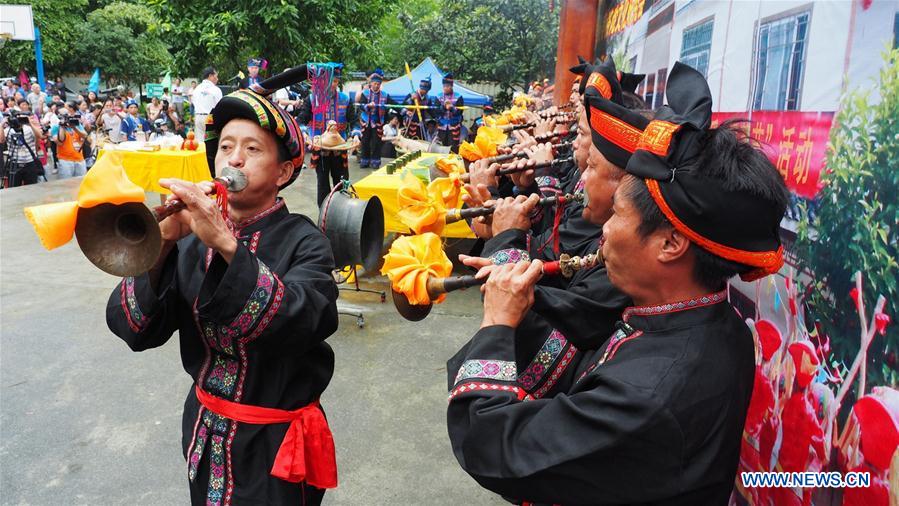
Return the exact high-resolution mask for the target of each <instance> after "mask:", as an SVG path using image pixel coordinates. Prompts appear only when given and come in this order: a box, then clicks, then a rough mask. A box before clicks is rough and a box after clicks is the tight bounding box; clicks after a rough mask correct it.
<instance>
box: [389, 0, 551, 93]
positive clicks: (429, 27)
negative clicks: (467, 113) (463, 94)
mask: <svg viewBox="0 0 899 506" xmlns="http://www.w3.org/2000/svg"><path fill="white" fill-rule="evenodd" d="M550 6H551V0H459V1H444V2H442V3H440V4H439V9H438V10H437V11H436V12H432V14H430V15H428V16H426V17H424V18H423V19H410V20H409V21H408V23H407V30H406V38H405V40H404V44H403V51H402V54H403V55H404V56H405V57H406V58H408V59H409V60H410V61H415V62H418V61H420V60H421V59H423V58H424V57H426V56H431V57H432V58H434V60H435V61H436V62H437V64H438V65H440V66H441V67H442V68H443V69H444V70H452V71H453V72H454V74H455V75H456V76H457V78H459V79H464V80H473V81H492V82H496V83H499V85H500V86H501V87H503V88H504V89H507V90H508V89H511V88H513V87H517V88H519V89H522V88H524V87H525V86H526V84H527V83H528V82H529V81H531V80H534V79H536V78H539V77H544V76H549V75H551V74H552V73H553V70H554V65H555V57H556V45H557V43H558V36H559V10H560V9H556V10H555V11H551V10H550Z"/></svg>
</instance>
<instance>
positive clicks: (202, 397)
mask: <svg viewBox="0 0 899 506" xmlns="http://www.w3.org/2000/svg"><path fill="white" fill-rule="evenodd" d="M195 390H196V393H197V399H198V400H199V401H200V404H202V405H203V406H204V407H206V409H208V410H210V411H212V412H213V413H216V414H218V415H221V416H224V417H225V418H230V419H231V420H235V421H238V422H242V423H252V424H257V425H261V424H270V423H290V427H288V428H287V434H285V435H284V440H283V441H281V447H280V448H278V454H277V455H276V456H275V463H274V465H272V471H271V475H272V476H274V477H276V478H280V479H282V480H285V481H289V482H293V483H300V482H302V481H305V482H306V483H308V484H309V485H312V486H313V487H316V488H336V487H337V462H336V460H335V454H334V438H333V437H332V436H331V429H330V428H329V427H328V421H327V420H325V415H324V413H323V412H322V410H321V407H320V406H319V404H318V400H316V401H314V402H312V403H310V404H308V405H306V406H303V407H302V408H300V409H297V410H294V411H285V410H283V409H274V408H263V407H260V406H251V405H249V404H240V403H238V402H232V401H228V400H225V399H222V398H220V397H216V396H214V395H212V394H209V393H206V392H205V391H203V389H201V388H200V387H199V386H197V387H196V389H195Z"/></svg>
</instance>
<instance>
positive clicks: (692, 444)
mask: <svg viewBox="0 0 899 506" xmlns="http://www.w3.org/2000/svg"><path fill="white" fill-rule="evenodd" d="M603 84H604V83H603ZM601 86H602V85H601ZM667 96H668V105H667V106H665V107H662V108H660V109H659V110H658V111H657V112H656V114H655V116H654V119H653V121H651V122H649V124H648V125H646V127H645V128H643V129H642V131H641V130H640V129H635V130H633V132H632V133H633V135H631V134H630V133H629V134H628V135H627V137H626V138H625V137H615V136H614V134H610V135H608V136H607V139H608V140H611V139H615V140H617V141H619V143H620V144H621V145H624V146H628V147H632V148H633V149H634V153H633V155H632V156H631V157H630V159H629V160H628V163H627V165H626V171H627V173H628V175H627V176H625V177H624V179H623V180H622V182H621V184H620V185H619V186H618V188H617V190H616V191H615V193H614V199H613V211H614V213H613V215H612V216H611V217H610V218H609V219H608V220H607V221H606V222H605V225H604V226H603V237H604V238H605V243H604V244H603V246H602V251H603V254H604V256H605V259H606V260H605V263H606V268H607V270H608V276H609V279H610V280H611V281H612V283H613V284H614V285H615V286H617V287H618V288H619V289H620V290H621V291H623V292H624V293H626V294H627V295H629V296H630V297H631V298H632V299H633V300H634V302H635V304H636V306H634V307H631V308H628V309H626V310H625V311H624V312H623V313H622V316H621V321H620V322H619V323H618V324H617V327H618V330H617V331H616V332H615V333H614V334H613V335H612V336H611V337H610V338H609V339H608V340H607V341H606V342H605V343H604V344H603V345H602V346H600V347H599V348H597V349H596V350H593V351H591V352H590V353H584V354H583V356H582V357H581V358H580V359H579V360H577V361H576V362H575V363H573V364H571V366H570V367H571V368H572V369H573V371H574V372H573V374H571V375H570V376H568V379H567V380H565V381H564V382H563V384H562V385H560V387H559V390H558V393H556V394H555V395H554V396H552V397H551V398H541V399H534V398H533V396H531V395H529V394H528V393H527V392H526V391H525V390H523V389H522V388H521V387H520V386H519V384H518V381H517V377H518V371H517V370H516V364H515V354H516V342H515V331H514V329H515V327H517V326H518V325H519V323H520V322H521V320H522V318H523V317H524V315H526V314H527V311H528V308H529V307H530V305H531V304H532V303H533V300H534V294H533V293H534V292H533V290H534V288H533V287H534V283H535V282H536V281H537V279H538V278H539V277H540V272H541V268H542V266H541V262H540V261H534V262H527V261H524V262H518V263H515V264H509V265H504V266H502V267H500V268H497V269H494V270H493V272H491V274H490V277H489V280H488V281H487V284H486V285H485V298H484V320H483V322H482V326H481V329H480V330H479V331H478V333H477V334H476V335H475V336H474V337H473V338H472V340H471V341H470V342H469V343H467V344H466V345H465V347H463V348H462V349H461V350H460V351H459V353H457V354H456V356H454V357H453V358H452V359H450V361H449V362H448V364H447V368H448V372H449V374H450V376H449V385H450V403H449V408H448V415H447V419H448V428H449V435H450V441H451V443H452V446H453V451H454V453H455V456H456V458H457V460H458V461H459V463H460V465H462V467H463V468H464V469H465V470H466V471H467V472H468V473H469V474H471V475H472V476H473V477H474V478H475V479H476V480H477V481H478V483H480V484H481V485H482V486H484V487H486V488H488V489H490V490H493V491H495V492H497V493H500V494H502V495H504V496H506V497H509V498H513V499H516V500H519V501H532V502H540V503H553V504H559V503H562V504H569V503H570V504H598V503H616V504H617V503H626V504H648V503H652V504H726V503H727V501H728V498H729V497H730V494H731V491H732V489H733V484H734V477H735V475H736V469H737V463H738V460H739V451H740V439H741V434H742V430H743V425H744V419H745V416H746V410H747V407H748V404H749V399H750V395H751V393H752V385H753V374H754V348H753V340H752V335H751V333H750V331H749V328H748V327H747V326H746V324H745V323H744V322H743V321H742V319H741V318H740V316H739V315H738V314H737V313H736V312H735V311H734V309H733V308H732V307H731V306H730V305H729V304H728V303H727V294H726V291H725V287H726V283H727V280H728V279H729V278H731V277H732V276H734V275H736V274H740V276H741V277H742V278H743V279H745V280H753V279H758V278H760V277H762V276H765V275H768V274H772V273H775V272H777V271H778V270H779V268H780V267H781V266H782V264H783V256H782V247H781V245H780V238H779V223H780V220H781V218H782V216H783V213H784V211H785V209H786V204H787V192H786V188H785V185H784V183H783V180H782V179H781V178H780V175H779V174H778V173H777V171H776V169H775V168H774V167H773V166H772V165H771V163H770V162H769V161H768V159H767V158H766V157H765V155H764V153H762V152H761V151H760V150H759V149H757V148H756V147H755V146H753V145H751V144H750V143H749V141H748V139H747V138H746V137H745V135H743V133H742V132H741V131H740V130H738V129H734V128H732V127H730V126H728V125H725V126H723V127H720V128H716V129H710V128H709V126H710V124H711V110H712V107H711V93H710V92H709V89H708V85H707V84H706V81H705V79H704V78H703V77H702V75H701V74H700V73H699V72H697V71H695V70H693V69H692V68H690V67H687V66H685V65H682V64H680V63H677V64H675V66H674V67H673V69H672V72H671V74H670V77H669V81H668V89H667ZM588 114H589V119H590V123H591V126H594V123H595V124H596V125H595V127H596V129H597V130H605V129H606V127H607V126H611V124H612V123H615V125H616V126H617V127H620V126H621V124H620V123H619V122H614V121H612V119H610V116H609V114H608V111H607V110H605V109H604V105H603V104H602V103H601V102H600V103H597V104H590V106H589V110H588ZM611 131H612V130H611V129H609V132H611ZM618 131H619V132H621V128H618ZM627 139H631V140H627ZM584 178H585V191H586V193H587V195H589V196H590V199H589V203H588V204H587V209H591V208H592V206H593V205H594V203H593V202H594V201H593V196H594V195H596V194H597V193H596V192H598V191H601V189H600V188H598V186H597V185H599V184H601V181H600V180H598V179H597V178H596V174H595V173H594V171H593V170H592V169H591V168H588V170H587V171H586V172H585V174H584ZM591 211H592V210H591ZM572 317H573V318H581V319H585V320H590V319H591V318H593V315H590V314H576V315H572Z"/></svg>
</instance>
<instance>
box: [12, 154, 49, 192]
mask: <svg viewBox="0 0 899 506" xmlns="http://www.w3.org/2000/svg"><path fill="white" fill-rule="evenodd" d="M4 163H6V164H7V167H6V170H11V169H12V168H13V165H14V164H15V165H17V168H18V170H17V171H16V172H15V173H12V172H8V173H5V174H4V175H5V176H7V177H8V178H9V179H8V180H7V181H6V187H7V188H12V187H14V186H22V185H26V184H34V183H37V179H38V177H40V176H43V175H44V166H43V165H41V162H39V161H37V160H32V161H30V162H19V163H18V164H16V162H14V161H13V160H9V159H6V160H4Z"/></svg>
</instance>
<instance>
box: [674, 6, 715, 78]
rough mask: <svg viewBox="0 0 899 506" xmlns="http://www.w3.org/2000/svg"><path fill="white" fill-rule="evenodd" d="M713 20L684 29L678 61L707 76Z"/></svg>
mask: <svg viewBox="0 0 899 506" xmlns="http://www.w3.org/2000/svg"><path fill="white" fill-rule="evenodd" d="M713 21H714V20H711V19H710V20H708V21H707V22H705V23H702V24H701V25H697V26H694V27H692V28H687V29H686V30H684V34H683V41H682V42H681V46H680V61H681V62H682V63H685V64H687V65H689V66H691V67H693V68H694V69H696V70H698V71H700V72H702V75H703V76H704V77H709V54H710V53H711V51H712V27H713Z"/></svg>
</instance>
